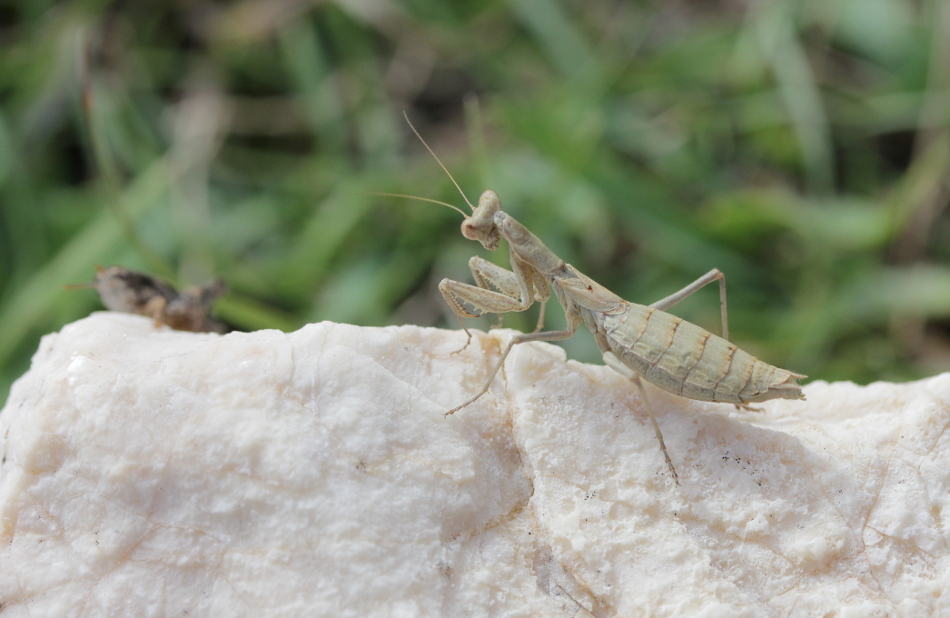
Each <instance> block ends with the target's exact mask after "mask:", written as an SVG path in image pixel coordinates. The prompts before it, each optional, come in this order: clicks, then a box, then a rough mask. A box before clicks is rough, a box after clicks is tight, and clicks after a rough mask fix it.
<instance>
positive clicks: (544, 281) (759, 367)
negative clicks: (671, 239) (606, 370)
mask: <svg viewBox="0 0 950 618" xmlns="http://www.w3.org/2000/svg"><path fill="white" fill-rule="evenodd" d="M410 126H411V124H410ZM413 131H415V129H414V128H413ZM416 135H418V133H416ZM420 139H422V138H421V136H420ZM423 143H425V142H423ZM426 147H427V148H428V146H426ZM430 152H431V149H430ZM433 156H434V153H433ZM437 160H438V158H437ZM439 164H440V165H441V162H440V163H439ZM442 167H443V169H444V166H442ZM447 171H448V170H446V172H447ZM453 182H454V180H453ZM456 186H458V185H456ZM463 197H464V194H463ZM430 201H431V200H430ZM453 208H454V207H453ZM473 211H474V212H473V214H472V215H471V216H466V218H465V221H464V222H463V223H462V234H463V235H464V236H465V237H466V238H468V239H470V240H477V241H479V242H480V243H481V244H482V246H484V247H485V248H486V249H489V250H495V249H497V248H498V244H499V241H500V240H501V239H502V238H503V239H505V241H507V243H508V247H509V252H510V258H511V270H510V271H509V270H506V269H504V268H502V267H500V266H496V265H494V264H492V263H491V262H488V261H486V260H483V259H481V258H477V257H476V258H472V259H471V260H470V261H469V267H470V268H471V270H472V274H473V276H474V277H475V281H476V283H477V285H469V284H467V283H461V282H458V281H453V280H451V279H443V280H442V282H441V283H440V284H439V290H440V291H441V292H442V296H443V297H444V298H445V301H446V302H447V303H448V305H449V307H451V309H452V311H453V312H454V313H455V315H456V316H458V318H459V322H460V323H461V319H462V318H463V317H478V316H480V315H484V314H486V313H496V314H502V313H508V312H512V311H525V310H526V309H528V308H529V307H530V306H531V305H532V304H534V303H535V302H540V303H542V311H541V318H540V319H539V321H538V327H537V329H536V330H535V332H533V333H527V334H522V335H517V336H515V337H513V338H512V340H511V341H510V342H509V343H508V345H507V347H506V348H505V349H504V351H503V352H502V354H501V358H500V359H499V361H498V363H497V364H496V366H495V368H494V370H493V371H492V374H491V376H490V377H489V378H488V381H487V382H486V384H485V386H484V388H482V389H481V391H479V393H478V394H477V395H475V397H473V398H472V399H470V400H468V401H466V402H465V403H463V404H461V405H459V406H457V407H455V408H453V409H451V410H449V411H448V412H447V413H446V416H448V415H449V414H453V413H455V412H457V411H459V410H461V409H462V408H464V407H466V406H467V405H469V404H471V403H473V402H474V401H476V400H477V399H478V398H479V397H481V396H482V395H484V394H485V393H486V392H487V391H488V388H489V386H490V385H491V382H492V380H493V379H494V378H495V375H496V374H497V373H498V370H499V369H500V368H501V366H502V365H503V364H504V362H505V358H507V356H508V353H509V352H511V349H512V348H513V347H514V346H516V345H518V344H519V343H527V342H529V341H558V340H562V339H567V338H568V337H571V336H572V335H574V333H575V332H577V329H578V327H579V326H580V324H581V322H583V323H584V324H585V325H586V326H587V328H588V329H589V330H590V332H591V333H593V335H594V338H595V339H596V341H597V346H598V347H599V348H600V351H601V353H602V354H603V359H604V362H605V363H606V364H607V365H609V366H610V367H612V368H613V369H615V370H616V371H618V372H619V373H621V374H622V375H625V376H627V377H628V378H630V379H631V380H633V381H634V382H635V383H636V384H637V386H638V387H639V388H640V392H641V394H642V397H643V401H644V402H645V403H646V404H647V410H648V412H649V415H650V421H651V422H652V424H653V428H654V431H655V432H656V436H657V439H658V440H659V442H660V448H661V450H662V452H663V455H664V457H665V458H666V463H667V465H668V466H669V469H670V472H671V473H672V475H673V479H674V480H675V481H676V483H677V484H679V480H678V477H677V474H676V469H675V468H674V466H673V462H672V461H671V460H670V456H669V453H668V452H667V449H666V444H665V443H664V441H663V434H662V432H661V431H660V427H659V425H658V424H657V422H656V418H655V416H654V414H653V409H652V407H651V406H650V402H649V399H648V398H647V394H646V391H645V390H644V388H643V384H642V382H641V380H640V378H641V377H642V378H644V379H645V380H647V381H648V382H651V383H653V384H655V385H656V386H659V387H660V388H662V389H664V390H667V391H669V392H671V393H673V394H675V395H680V396H682V397H688V398H690V399H698V400H702V401H713V402H724V403H733V404H736V405H737V406H746V407H747V404H749V403H754V402H760V401H767V400H769V399H778V398H783V399H804V398H805V396H804V394H803V393H802V390H801V387H800V386H799V385H798V384H797V382H796V381H797V380H798V379H801V378H804V377H805V376H803V375H801V374H797V373H793V372H791V371H787V370H785V369H780V368H778V367H774V366H772V365H769V364H767V363H764V362H762V361H760V360H758V359H756V358H755V357H753V356H752V355H750V354H748V353H747V352H744V351H742V350H740V349H739V348H738V347H737V346H735V345H734V344H732V343H729V342H728V341H727V340H726V338H727V337H728V336H729V335H728V333H729V331H728V324H727V322H728V319H727V313H726V288H725V278H724V276H723V274H722V273H721V272H720V271H718V270H716V269H713V270H712V271H710V272H709V273H707V274H706V275H704V276H703V277H700V278H699V279H697V280H696V281H695V282H693V283H692V284H690V285H689V286H687V287H685V288H683V289H682V290H680V291H679V292H676V293H675V294H672V295H670V296H668V297H666V298H664V299H662V300H659V301H657V302H655V303H653V304H652V305H650V306H645V305H638V304H636V303H631V302H628V301H626V300H624V299H622V298H621V297H619V296H617V295H616V294H614V293H613V292H611V291H610V290H608V289H607V288H605V287H604V286H602V285H600V284H599V283H597V282H595V281H593V280H592V279H590V278H589V277H587V276H586V275H584V274H583V273H581V272H580V271H579V270H577V269H576V268H574V267H573V266H571V265H570V264H567V263H566V262H564V260H562V259H561V258H559V257H558V256H557V255H555V254H554V253H553V252H552V251H551V250H550V249H548V248H547V247H546V246H545V245H544V243H542V242H541V240H540V239H539V238H538V237H537V236H535V235H534V234H532V233H531V232H530V231H528V229H527V228H525V226H524V225H522V224H521V223H519V222H518V221H516V220H515V219H514V218H513V217H511V216H510V215H508V214H507V213H505V212H504V211H503V210H502V209H501V200H499V198H498V196H497V195H496V194H495V192H494V191H485V192H484V193H483V194H482V196H481V198H480V199H479V200H478V207H477V208H475V207H473ZM463 214H464V213H463ZM717 280H718V281H719V292H720V301H721V305H722V329H723V337H718V336H716V335H713V334H712V333H709V332H708V331H706V330H703V329H702V328H700V327H699V326H696V325H695V324H691V323H689V322H687V321H685V320H683V319H681V318H678V317H676V316H674V315H671V314H669V313H665V312H664V311H663V309H667V308H669V307H671V306H672V305H674V304H676V303H677V302H679V301H680V300H682V299H683V298H685V297H687V296H689V295H690V294H692V293H693V292H695V291H696V290H698V289H700V288H701V287H703V286H704V285H706V284H708V283H711V282H713V281H717ZM551 290H554V294H555V295H556V297H557V300H558V302H559V303H560V304H561V306H562V307H563V308H564V314H565V316H566V318H567V328H566V329H564V330H559V331H543V332H539V331H541V327H542V324H543V316H544V303H546V302H547V301H548V299H549V298H550V296H551ZM466 305H468V306H471V307H473V310H472V311H470V310H468V309H467V308H466ZM462 328H463V329H465V332H466V333H467V334H468V335H469V340H471V334H470V333H468V329H467V328H465V325H464V324H463V325H462ZM467 345H468V342H466V346H467ZM463 349H464V348H463Z"/></svg>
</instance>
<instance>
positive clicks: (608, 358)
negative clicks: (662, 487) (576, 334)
mask: <svg viewBox="0 0 950 618" xmlns="http://www.w3.org/2000/svg"><path fill="white" fill-rule="evenodd" d="M603 358H604V363H606V364H607V366H608V367H610V368H611V369H613V370H614V371H616V372H617V373H619V374H620V375H623V376H626V377H628V378H629V379H630V380H631V381H633V383H634V384H636V385H637V388H639V389H640V398H641V399H643V403H644V404H646V408H647V414H649V415H650V422H651V423H652V424H653V431H654V433H656V439H657V440H658V441H659V442H660V451H662V452H663V457H664V458H665V459H666V465H667V467H669V469H670V474H672V475H673V482H674V483H676V484H677V485H679V484H680V479H679V475H678V474H676V468H675V467H674V466H673V461H672V460H671V459H670V453H669V451H667V450H666V442H665V441H664V440H663V432H662V431H660V425H659V423H657V422H656V415H655V414H654V413H653V406H652V405H651V404H650V398H649V397H648V396H647V391H646V389H645V388H644V387H643V380H641V379H640V374H638V373H637V372H636V371H634V370H633V369H631V368H630V367H627V366H626V365H624V364H623V363H622V362H620V359H619V358H617V356H616V355H615V354H614V353H613V352H604V357H603Z"/></svg>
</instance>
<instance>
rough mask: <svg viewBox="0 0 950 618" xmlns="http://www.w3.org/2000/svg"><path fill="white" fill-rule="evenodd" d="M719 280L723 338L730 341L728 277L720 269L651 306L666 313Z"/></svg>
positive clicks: (710, 272) (713, 270)
mask: <svg viewBox="0 0 950 618" xmlns="http://www.w3.org/2000/svg"><path fill="white" fill-rule="evenodd" d="M717 280H718V281H719V305H720V307H722V338H723V339H729V313H728V311H727V310H726V275H724V274H722V271H720V270H719V269H718V268H713V269H712V270H711V271H709V272H708V273H706V274H705V275H703V276H702V277H700V278H699V279H697V280H696V281H693V282H692V283H690V284H689V285H687V286H686V287H685V288H683V289H682V290H680V291H679V292H674V293H673V294H670V295H669V296H667V297H666V298H661V299H660V300H658V301H656V302H655V303H653V304H652V305H650V306H651V307H653V308H654V309H659V310H660V311H666V310H667V309H669V308H670V307H672V306H673V305H675V304H676V303H678V302H680V301H681V300H683V299H684V298H686V297H687V296H689V295H691V294H692V293H693V292H695V291H697V290H699V289H700V288H702V287H704V286H706V285H709V284H710V283H712V282H713V281H717Z"/></svg>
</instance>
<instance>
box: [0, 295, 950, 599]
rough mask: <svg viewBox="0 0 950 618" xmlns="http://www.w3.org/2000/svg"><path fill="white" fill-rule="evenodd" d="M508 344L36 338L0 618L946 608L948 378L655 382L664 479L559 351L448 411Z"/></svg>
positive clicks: (152, 333)
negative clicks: (750, 396) (790, 395)
mask: <svg viewBox="0 0 950 618" xmlns="http://www.w3.org/2000/svg"><path fill="white" fill-rule="evenodd" d="M510 336H511V331H493V332H492V333H490V334H479V333H475V338H474V339H473V341H472V345H470V346H469V347H468V349H466V350H465V351H464V352H463V353H461V354H452V352H453V351H455V350H457V349H458V348H459V347H460V346H461V344H462V343H463V342H464V334H463V333H461V332H451V331H441V330H435V329H423V328H416V327H408V326H407V327H398V328H397V327H391V328H357V327H355V326H346V325H339V324H330V323H323V324H315V325H311V326H307V327H306V328H304V329H302V330H300V331H298V332H296V333H292V334H283V333H279V332H275V331H263V332H256V333H246V334H245V333H232V334H229V335H225V336H219V335H212V334H191V333H180V332H175V331H169V330H165V329H156V328H154V326H153V325H152V323H151V321H149V320H148V319H145V318H140V317H136V316H130V315H121V314H112V313H100V314H95V315H93V316H92V317H90V318H88V319H85V320H82V321H80V322H77V323H75V324H72V325H70V326H67V327H66V328H64V329H63V330H62V332H60V333H58V334H54V335H49V336H47V337H46V338H44V339H43V342H42V344H41V346H40V350H39V351H38V352H37V354H36V356H35V357H34V359H33V366H32V368H31V370H30V372H29V373H28V374H27V375H25V376H24V377H23V378H22V379H21V380H20V381H18V382H17V384H16V385H15V386H14V388H13V390H12V392H11V395H10V398H9V401H8V403H7V406H6V408H5V409H4V410H3V412H2V414H0V438H2V442H0V454H2V461H3V463H2V465H0V603H2V610H3V612H4V618H6V617H7V616H10V617H11V618H12V617H16V616H27V615H29V616H34V617H35V616H133V615H134V616H169V615H186V614H187V615H190V616H238V615H245V616H417V615H427V616H438V615H443V616H461V615H469V616H570V615H587V614H588V612H590V613H593V614H594V615H597V616H637V615H657V616H764V615H769V616H815V615H823V614H826V613H827V614H833V613H834V612H836V611H837V612H838V613H837V615H838V616H869V615H885V614H889V615H903V616H927V615H940V614H943V615H948V613H950V592H948V591H950V578H948V556H950V551H948V540H950V530H948V521H950V516H948V514H947V506H948V503H950V493H948V488H950V437H948V431H947V428H948V426H950V413H948V410H950V374H948V375H943V376H938V377H936V378H932V379H929V380H924V381H922V382H917V383H914V384H905V385H895V384H883V383H881V384H874V385H871V386H868V387H858V386H855V385H853V384H848V383H842V384H825V383H821V382H815V383H812V384H810V385H809V386H808V387H807V389H806V394H807V397H808V401H807V402H804V403H803V402H795V401H781V400H779V401H773V402H768V403H766V404H764V405H763V407H764V408H765V411H764V412H763V413H759V414H756V413H746V412H743V413H736V412H735V411H734V408H733V407H732V406H729V405H721V404H707V403H701V402H695V401H687V400H684V399H680V398H677V397H674V396H672V395H668V394H666V393H665V392H663V391H660V390H659V389H655V388H651V390H650V395H651V399H652V401H653V405H654V407H655V409H656V411H657V416H658V420H659V422H660V424H661V426H662V427H663V431H664V435H665V437H666V442H667V445H668V446H669V449H670V454H671V456H672V458H673V460H674V462H675V463H676V465H677V469H678V471H679V473H680V479H681V481H682V486H681V487H676V486H674V485H673V483H672V479H671V478H670V475H669V473H668V471H667V470H666V466H665V464H664V461H663V457H662V455H661V454H660V452H659V449H658V448H657V444H656V439H655V438H654V436H653V431H652V429H651V428H650V425H649V422H648V420H647V418H646V416H645V414H644V412H643V411H642V407H641V403H640V401H639V397H638V395H637V393H636V390H635V389H634V388H633V387H632V385H631V384H630V383H629V382H628V381H626V380H625V379H624V378H622V377H621V376H619V375H617V374H615V373H614V372H613V371H611V370H610V369H607V368H605V367H601V366H594V365H584V364H580V363H576V362H573V361H565V359H564V354H563V352H562V351H561V350H560V348H556V347H554V346H551V345H546V344H526V345H522V346H519V347H517V348H516V349H515V350H514V352H513V353H512V355H511V357H510V358H509V360H508V361H507V363H506V365H505V368H504V371H503V373H502V374H501V375H500V378H499V379H496V381H495V382H494V384H493V386H492V390H491V393H490V394H489V395H487V396H485V397H483V398H482V399H481V400H480V401H478V402H477V403H476V404H474V405H472V406H469V407H468V408H465V409H463V410H462V411H460V412H459V413H457V414H456V415H455V416H452V417H449V418H443V416H442V414H443V413H444V412H445V411H446V410H447V409H449V408H451V407H452V406H454V405H457V404H458V403H460V402H461V401H464V400H465V398H467V397H469V396H471V395H472V394H474V392H476V391H477V389H478V388H479V387H480V386H481V385H482V383H483V380H485V379H486V378H487V375H488V372H489V371H490V369H491V367H492V365H493V363H494V362H495V360H496V359H497V358H498V354H499V351H500V346H501V345H502V344H503V343H505V342H506V341H507V339H508V338H509V337H510ZM579 336H587V335H579ZM580 607H583V608H584V610H581V609H580ZM585 610H586V611H585Z"/></svg>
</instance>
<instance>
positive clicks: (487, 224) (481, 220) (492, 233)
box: [462, 190, 501, 251]
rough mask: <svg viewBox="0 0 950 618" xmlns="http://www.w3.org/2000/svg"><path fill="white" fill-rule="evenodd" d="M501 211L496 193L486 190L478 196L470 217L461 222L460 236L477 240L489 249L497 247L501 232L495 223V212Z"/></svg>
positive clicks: (492, 249)
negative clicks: (476, 205)
mask: <svg viewBox="0 0 950 618" xmlns="http://www.w3.org/2000/svg"><path fill="white" fill-rule="evenodd" d="M500 211H501V200H500V199H498V194H496V193H495V192H494V191H491V190H488V191H485V192H484V193H482V196H481V197H480V198H478V207H477V208H475V211H474V212H473V213H472V216H471V217H465V221H463V222H462V236H464V237H465V238H468V239H469V240H477V241H478V242H480V243H482V246H483V247H485V248H486V249H488V250H489V251H494V250H495V249H497V248H498V242H499V241H500V240H501V234H500V233H499V232H498V226H497V225H496V224H495V213H497V212H500Z"/></svg>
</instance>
